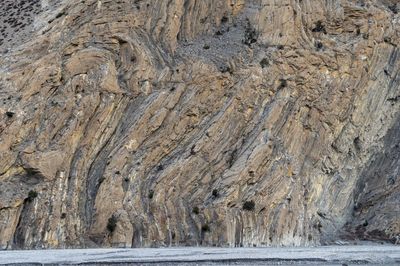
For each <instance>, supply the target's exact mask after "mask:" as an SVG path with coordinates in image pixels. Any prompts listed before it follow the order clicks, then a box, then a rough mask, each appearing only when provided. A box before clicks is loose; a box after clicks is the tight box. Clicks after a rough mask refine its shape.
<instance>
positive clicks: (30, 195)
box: [28, 190, 38, 202]
mask: <svg viewBox="0 0 400 266" xmlns="http://www.w3.org/2000/svg"><path fill="white" fill-rule="evenodd" d="M37 196H38V193H37V192H36V191H35V190H31V191H29V193H28V201H29V202H32V201H33V200H34V199H35V198H37Z"/></svg>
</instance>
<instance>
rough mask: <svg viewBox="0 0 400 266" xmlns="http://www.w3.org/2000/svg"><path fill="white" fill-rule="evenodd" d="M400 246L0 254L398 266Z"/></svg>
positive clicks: (86, 261) (31, 259) (24, 261)
mask: <svg viewBox="0 0 400 266" xmlns="http://www.w3.org/2000/svg"><path fill="white" fill-rule="evenodd" d="M399 263H400V246H390V245H360V246H324V247H314V248H157V249H75V250H72V249H70V250H36V251H32V250H30V251H3V252H0V264H6V265H7V264H12V265H38V264H39V265H304V264H306V265H366V264H368V265H374V264H380V265H383V264H384V265H398V264H399Z"/></svg>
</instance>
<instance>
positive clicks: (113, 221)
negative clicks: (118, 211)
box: [107, 215, 117, 233]
mask: <svg viewBox="0 0 400 266" xmlns="http://www.w3.org/2000/svg"><path fill="white" fill-rule="evenodd" d="M116 227H117V217H115V216H114V215H112V216H111V217H110V218H108V222H107V230H108V231H109V232H110V233H113V232H114V231H115V228H116Z"/></svg>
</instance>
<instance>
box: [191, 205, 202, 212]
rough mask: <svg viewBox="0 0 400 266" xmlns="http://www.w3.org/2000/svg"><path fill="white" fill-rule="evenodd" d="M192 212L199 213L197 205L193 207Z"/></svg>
mask: <svg viewBox="0 0 400 266" xmlns="http://www.w3.org/2000/svg"><path fill="white" fill-rule="evenodd" d="M192 212H193V213H194V214H199V213H200V210H199V207H197V206H195V207H193V209H192Z"/></svg>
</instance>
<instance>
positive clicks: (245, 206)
mask: <svg viewBox="0 0 400 266" xmlns="http://www.w3.org/2000/svg"><path fill="white" fill-rule="evenodd" d="M255 207H256V204H255V203H254V201H253V200H249V201H246V202H245V203H243V210H245V211H254V209H255Z"/></svg>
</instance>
